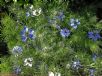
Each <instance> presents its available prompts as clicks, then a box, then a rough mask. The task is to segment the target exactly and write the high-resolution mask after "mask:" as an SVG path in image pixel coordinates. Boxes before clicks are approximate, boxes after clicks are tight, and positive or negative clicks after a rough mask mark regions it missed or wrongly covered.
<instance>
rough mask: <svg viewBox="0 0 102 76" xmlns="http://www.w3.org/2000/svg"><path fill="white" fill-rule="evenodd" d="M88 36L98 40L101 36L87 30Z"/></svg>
mask: <svg viewBox="0 0 102 76" xmlns="http://www.w3.org/2000/svg"><path fill="white" fill-rule="evenodd" d="M88 37H89V38H90V39H92V40H94V41H96V40H98V39H100V38H101V36H100V34H99V33H94V32H92V31H91V32H88Z"/></svg>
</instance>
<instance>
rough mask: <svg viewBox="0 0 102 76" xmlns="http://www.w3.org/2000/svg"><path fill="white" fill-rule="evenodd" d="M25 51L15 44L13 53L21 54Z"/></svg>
mask: <svg viewBox="0 0 102 76" xmlns="http://www.w3.org/2000/svg"><path fill="white" fill-rule="evenodd" d="M22 51H23V49H22V47H21V46H14V47H13V49H12V53H13V54H15V55H18V54H21V53H22Z"/></svg>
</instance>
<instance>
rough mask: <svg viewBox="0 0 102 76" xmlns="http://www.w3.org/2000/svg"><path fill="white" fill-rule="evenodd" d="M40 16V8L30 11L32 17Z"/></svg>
mask: <svg viewBox="0 0 102 76" xmlns="http://www.w3.org/2000/svg"><path fill="white" fill-rule="evenodd" d="M40 14H41V8H39V9H36V10H33V11H32V15H33V16H39V15H40Z"/></svg>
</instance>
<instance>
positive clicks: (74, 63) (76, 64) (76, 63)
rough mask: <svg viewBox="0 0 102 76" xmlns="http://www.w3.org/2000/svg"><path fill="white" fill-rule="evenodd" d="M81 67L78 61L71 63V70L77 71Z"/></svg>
mask: <svg viewBox="0 0 102 76" xmlns="http://www.w3.org/2000/svg"><path fill="white" fill-rule="evenodd" d="M80 67H81V64H80V61H79V60H78V61H74V62H73V63H72V68H73V69H79V68H80Z"/></svg>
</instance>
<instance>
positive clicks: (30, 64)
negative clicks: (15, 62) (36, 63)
mask: <svg viewBox="0 0 102 76" xmlns="http://www.w3.org/2000/svg"><path fill="white" fill-rule="evenodd" d="M32 61H33V58H30V57H29V58H26V59H25V60H24V66H29V67H32Z"/></svg>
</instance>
